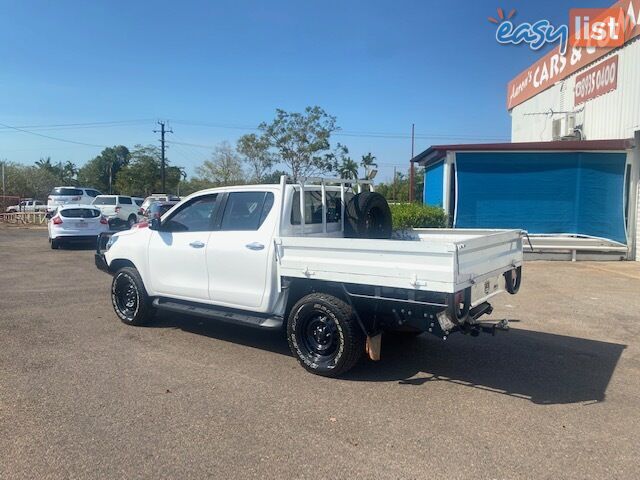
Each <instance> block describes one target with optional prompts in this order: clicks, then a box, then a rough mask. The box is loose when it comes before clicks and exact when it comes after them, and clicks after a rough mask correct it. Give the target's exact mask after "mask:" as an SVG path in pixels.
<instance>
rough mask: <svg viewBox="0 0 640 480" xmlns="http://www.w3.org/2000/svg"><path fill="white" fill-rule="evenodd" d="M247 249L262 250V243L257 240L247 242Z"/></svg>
mask: <svg viewBox="0 0 640 480" xmlns="http://www.w3.org/2000/svg"><path fill="white" fill-rule="evenodd" d="M245 247H247V248H248V249H249V250H263V249H264V245H263V244H261V243H258V242H252V243H247V244H246V245H245Z"/></svg>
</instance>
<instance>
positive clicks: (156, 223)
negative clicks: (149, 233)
mask: <svg viewBox="0 0 640 480" xmlns="http://www.w3.org/2000/svg"><path fill="white" fill-rule="evenodd" d="M149 229H150V230H160V219H159V218H156V217H154V218H152V219H151V222H149Z"/></svg>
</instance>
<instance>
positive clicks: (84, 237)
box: [51, 233, 99, 242]
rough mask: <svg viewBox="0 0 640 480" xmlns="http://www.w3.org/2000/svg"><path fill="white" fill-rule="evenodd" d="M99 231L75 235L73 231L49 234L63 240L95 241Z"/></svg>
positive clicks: (53, 237)
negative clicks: (92, 233) (91, 233)
mask: <svg viewBox="0 0 640 480" xmlns="http://www.w3.org/2000/svg"><path fill="white" fill-rule="evenodd" d="M98 235H99V233H96V234H94V235H76V234H75V233H62V234H57V235H55V234H54V235H51V238H52V239H58V240H64V241H65V242H66V241H68V242H95V241H96V239H97V238H98Z"/></svg>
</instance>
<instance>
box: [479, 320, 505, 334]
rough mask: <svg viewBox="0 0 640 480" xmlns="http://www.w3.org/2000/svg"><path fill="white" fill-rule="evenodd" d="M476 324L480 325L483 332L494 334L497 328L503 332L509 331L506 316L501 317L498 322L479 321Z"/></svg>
mask: <svg viewBox="0 0 640 480" xmlns="http://www.w3.org/2000/svg"><path fill="white" fill-rule="evenodd" d="M478 325H479V326H480V330H482V331H483V332H484V333H490V334H491V335H494V336H495V334H496V332H497V331H499V330H501V331H503V332H508V331H509V320H507V319H506V318H503V319H502V320H500V321H499V322H495V323H493V322H481V323H479V324H478Z"/></svg>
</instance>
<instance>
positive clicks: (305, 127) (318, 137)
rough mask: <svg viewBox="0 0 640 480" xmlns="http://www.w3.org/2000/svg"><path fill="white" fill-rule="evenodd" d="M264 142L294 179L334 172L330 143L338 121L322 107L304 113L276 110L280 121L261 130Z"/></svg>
mask: <svg viewBox="0 0 640 480" xmlns="http://www.w3.org/2000/svg"><path fill="white" fill-rule="evenodd" d="M258 128H259V129H260V130H261V132H262V140H263V141H264V142H265V143H266V144H267V145H268V146H269V149H270V150H271V151H272V152H273V153H274V154H275V155H276V156H277V157H276V160H277V162H278V163H281V164H283V165H285V166H286V167H287V168H288V169H289V171H290V172H291V175H292V176H293V177H294V178H296V179H297V178H300V177H306V176H310V175H314V174H319V173H324V172H330V171H332V170H334V169H335V162H334V161H333V158H332V157H331V155H330V153H329V150H330V148H331V144H330V142H329V140H330V137H331V134H332V133H333V132H335V131H336V130H337V129H338V127H337V126H336V117H333V116H331V115H328V114H327V113H326V112H325V111H324V110H323V109H322V108H320V107H317V106H316V107H307V108H305V110H304V112H303V113H298V112H286V111H284V110H281V109H277V110H276V118H275V119H273V120H272V121H271V122H270V123H266V122H263V123H261V124H260V126H259V127H258Z"/></svg>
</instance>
